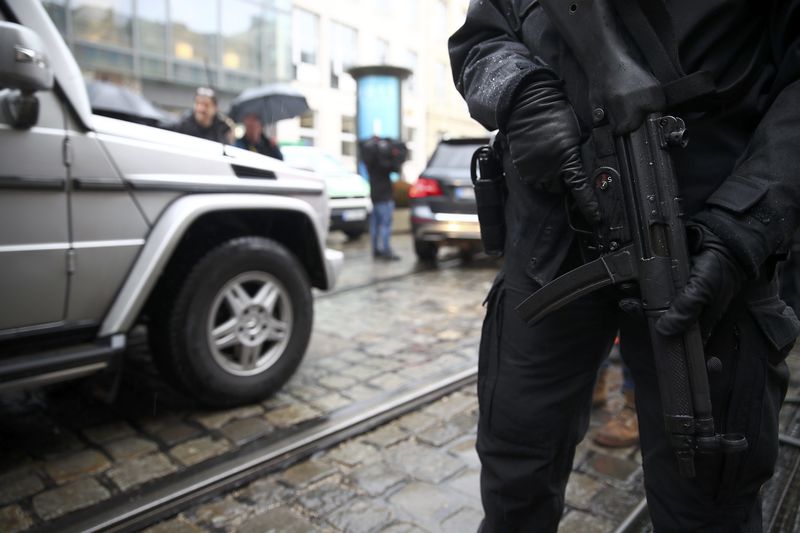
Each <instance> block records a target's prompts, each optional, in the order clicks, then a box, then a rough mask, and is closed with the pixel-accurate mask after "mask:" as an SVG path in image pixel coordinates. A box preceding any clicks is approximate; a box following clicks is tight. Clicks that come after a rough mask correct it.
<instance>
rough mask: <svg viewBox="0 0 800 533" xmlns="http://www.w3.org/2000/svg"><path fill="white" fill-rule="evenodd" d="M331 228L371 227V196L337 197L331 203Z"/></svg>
mask: <svg viewBox="0 0 800 533" xmlns="http://www.w3.org/2000/svg"><path fill="white" fill-rule="evenodd" d="M329 205H330V209H331V217H330V230H331V231H336V230H343V231H344V230H355V229H365V228H369V214H370V213H371V212H372V202H371V201H370V199H369V198H335V199H331V201H330V203H329Z"/></svg>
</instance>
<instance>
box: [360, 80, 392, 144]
mask: <svg viewBox="0 0 800 533" xmlns="http://www.w3.org/2000/svg"><path fill="white" fill-rule="evenodd" d="M373 135H377V136H378V137H389V138H392V139H399V138H400V79H399V78H398V77H397V76H386V75H370V76H364V77H363V78H360V79H359V80H358V139H359V140H362V139H367V138H369V137H372V136H373Z"/></svg>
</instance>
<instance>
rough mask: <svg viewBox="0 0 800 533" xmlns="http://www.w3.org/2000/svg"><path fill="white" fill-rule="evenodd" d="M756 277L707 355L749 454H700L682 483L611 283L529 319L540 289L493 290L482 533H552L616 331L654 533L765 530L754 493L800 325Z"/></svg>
mask: <svg viewBox="0 0 800 533" xmlns="http://www.w3.org/2000/svg"><path fill="white" fill-rule="evenodd" d="M751 285H753V286H752V287H750V288H749V289H748V292H749V295H748V296H747V297H744V296H742V297H740V298H737V299H736V300H735V301H734V303H733V305H732V306H731V308H730V310H729V312H728V313H727V314H726V316H725V317H724V318H723V321H722V322H721V323H720V325H719V326H718V327H717V328H716V329H715V330H714V334H713V335H712V337H711V339H710V341H709V344H708V345H707V348H706V351H707V353H709V354H713V355H715V356H717V357H719V358H720V359H721V360H722V362H723V369H722V371H721V372H719V373H716V374H712V375H711V376H710V377H709V380H710V386H711V393H712V403H713V408H714V419H715V423H716V425H717V430H718V431H721V432H738V433H744V434H745V435H746V436H747V439H748V442H749V448H748V449H747V451H746V452H744V453H741V454H735V455H727V456H724V455H718V454H714V455H702V456H700V455H698V456H696V457H697V458H696V466H697V477H696V478H695V479H684V478H681V477H680V476H679V475H678V473H677V469H676V466H675V462H674V458H673V453H672V450H671V449H670V447H669V445H668V442H667V439H666V437H665V434H664V430H663V422H662V421H663V417H662V413H661V399H660V396H659V388H658V381H657V377H656V374H655V370H654V365H653V357H652V352H651V348H650V344H649V337H648V334H647V331H646V327H645V326H644V323H643V322H642V321H641V319H638V318H636V317H633V316H630V315H627V314H625V313H623V312H622V311H620V310H619V308H618V305H617V300H618V298H619V295H618V294H617V293H616V292H615V290H613V289H605V290H602V291H598V292H596V293H594V294H591V295H589V296H587V297H584V298H582V299H580V300H578V301H576V302H573V303H571V304H569V305H567V306H565V307H564V308H562V309H561V310H559V311H556V312H554V313H553V314H551V315H550V316H548V317H547V318H545V319H544V320H542V321H541V322H539V323H538V324H537V325H536V326H534V327H530V328H529V327H527V326H526V325H525V324H524V323H523V322H522V321H521V320H520V319H519V318H518V317H517V315H516V313H515V312H514V307H515V306H516V305H517V304H519V302H520V301H521V300H522V299H523V298H525V297H526V296H528V294H529V293H530V292H531V291H532V290H533V289H534V288H535V284H533V282H529V281H527V280H511V279H504V276H503V275H502V274H501V275H500V276H498V279H497V280H496V281H495V284H494V286H493V287H492V291H491V292H490V294H489V297H488V303H487V314H486V319H485V321H484V326H483V335H482V338H481V347H480V362H479V379H478V396H479V400H480V421H479V425H478V442H477V449H478V454H479V456H480V459H481V463H482V471H481V496H482V499H483V506H484V511H485V514H486V516H485V519H484V521H483V524H482V525H481V531H482V532H495V533H500V532H502V533H507V532H515V531H520V532H540V531H555V530H556V529H557V527H558V523H559V519H560V518H561V515H562V512H563V507H564V491H565V487H566V483H567V478H568V476H569V473H570V471H571V468H572V461H573V457H574V453H575V446H576V445H577V444H578V443H579V442H580V440H581V439H582V438H583V437H584V435H585V433H586V430H587V428H588V425H589V414H590V406H591V395H592V389H593V384H594V381H595V377H596V373H597V368H598V365H599V364H600V362H601V361H602V360H603V358H604V357H605V356H606V355H607V354H608V350H609V348H610V346H611V342H612V341H613V338H614V336H615V334H616V333H617V331H618V330H619V332H620V338H621V341H622V343H623V345H624V346H623V349H622V353H623V354H624V356H625V363H626V364H627V365H628V366H629V368H630V369H631V371H632V373H633V376H634V381H635V384H636V405H637V412H638V416H639V431H640V440H641V446H642V456H643V466H644V473H645V489H646V493H647V499H648V508H649V512H650V516H651V518H652V521H653V524H654V526H655V529H656V531H704V532H706V531H719V532H723V531H724V532H729V531H761V509H760V501H759V498H758V491H759V488H760V487H761V485H762V484H763V482H764V481H766V480H767V479H768V478H769V477H770V476H771V475H772V472H773V467H774V463H775V459H776V457H777V450H778V441H777V431H778V426H777V424H778V410H779V408H780V403H781V401H782V400H783V397H784V395H785V393H786V387H787V383H788V371H787V368H786V364H785V362H784V358H785V356H786V354H787V353H788V351H789V349H790V347H791V345H792V343H793V342H794V338H795V336H796V335H797V332H798V322H797V319H796V318H795V317H794V315H793V314H791V312H790V311H789V312H787V311H786V309H787V308H786V306H785V305H784V304H783V302H781V301H780V300H779V299H778V298H777V296H776V294H777V289H776V285H775V284H774V283H762V284H760V285H756V284H751Z"/></svg>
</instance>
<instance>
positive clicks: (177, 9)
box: [170, 0, 219, 81]
mask: <svg viewBox="0 0 800 533" xmlns="http://www.w3.org/2000/svg"><path fill="white" fill-rule="evenodd" d="M218 13H219V12H218V4H217V0H171V3H170V15H171V17H172V54H173V55H174V56H175V57H176V58H178V59H184V60H188V61H198V62H208V63H210V64H212V65H214V64H217V53H216V50H217V30H218V28H217V22H218V20H219V14H218ZM186 81H196V80H186Z"/></svg>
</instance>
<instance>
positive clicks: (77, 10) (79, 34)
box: [70, 0, 133, 48]
mask: <svg viewBox="0 0 800 533" xmlns="http://www.w3.org/2000/svg"><path fill="white" fill-rule="evenodd" d="M131 4H132V3H131V0H72V1H71V2H70V7H71V9H72V25H73V32H74V34H75V38H76V39H80V40H83V41H87V42H91V43H100V44H110V45H113V46H119V47H124V48H130V46H131V43H132V42H133V35H132V24H131V17H132V14H133V13H132V12H133V9H132V5H131Z"/></svg>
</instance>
